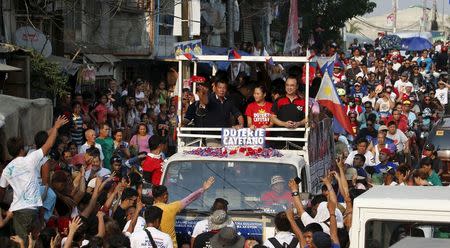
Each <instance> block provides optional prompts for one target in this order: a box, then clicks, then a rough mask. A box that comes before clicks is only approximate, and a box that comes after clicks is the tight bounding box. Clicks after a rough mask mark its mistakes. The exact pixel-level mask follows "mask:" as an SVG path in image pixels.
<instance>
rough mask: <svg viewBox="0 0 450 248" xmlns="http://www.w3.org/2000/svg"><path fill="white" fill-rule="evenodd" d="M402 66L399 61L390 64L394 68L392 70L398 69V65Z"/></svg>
mask: <svg viewBox="0 0 450 248" xmlns="http://www.w3.org/2000/svg"><path fill="white" fill-rule="evenodd" d="M401 66H402V64H400V63H398V62H397V63H395V64H393V65H392V69H393V70H394V71H398V69H400V67H401Z"/></svg>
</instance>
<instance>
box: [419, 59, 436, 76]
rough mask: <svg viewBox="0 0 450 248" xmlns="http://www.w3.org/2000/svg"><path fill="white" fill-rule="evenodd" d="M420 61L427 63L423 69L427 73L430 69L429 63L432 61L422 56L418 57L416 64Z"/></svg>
mask: <svg viewBox="0 0 450 248" xmlns="http://www.w3.org/2000/svg"><path fill="white" fill-rule="evenodd" d="M422 62H425V63H427V66H426V67H425V71H426V72H427V73H429V72H430V70H431V64H432V63H433V61H432V60H431V59H430V58H425V59H424V58H422V57H420V58H418V59H417V64H418V65H419V67H420V63H422Z"/></svg>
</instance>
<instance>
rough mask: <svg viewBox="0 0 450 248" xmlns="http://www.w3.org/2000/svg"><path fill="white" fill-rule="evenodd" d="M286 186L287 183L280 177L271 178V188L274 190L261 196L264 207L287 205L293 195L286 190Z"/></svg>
mask: <svg viewBox="0 0 450 248" xmlns="http://www.w3.org/2000/svg"><path fill="white" fill-rule="evenodd" d="M285 184H286V181H285V180H284V179H283V177H282V176H280V175H275V176H273V177H272V178H271V180H270V188H271V189H272V190H271V191H268V192H266V193H264V194H263V195H262V196H261V201H262V202H263V204H264V206H271V205H274V204H287V203H289V202H290V201H291V200H292V197H291V194H290V193H289V191H288V190H286V189H285Z"/></svg>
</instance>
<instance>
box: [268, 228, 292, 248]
mask: <svg viewBox="0 0 450 248" xmlns="http://www.w3.org/2000/svg"><path fill="white" fill-rule="evenodd" d="M294 237H295V235H294V234H293V233H291V232H278V233H277V234H276V235H275V236H274V238H275V239H276V240H278V242H279V243H280V244H281V245H282V246H283V245H284V244H286V246H288V245H289V244H290V243H291V242H292V239H293V238H294ZM264 246H267V247H268V248H275V246H273V245H272V243H271V242H270V241H269V239H266V240H264ZM296 247H297V248H300V242H299V243H298V244H297V246H296Z"/></svg>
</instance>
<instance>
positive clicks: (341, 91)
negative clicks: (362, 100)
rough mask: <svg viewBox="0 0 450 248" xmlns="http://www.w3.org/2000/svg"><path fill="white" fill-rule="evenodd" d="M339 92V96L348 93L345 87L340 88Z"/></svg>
mask: <svg viewBox="0 0 450 248" xmlns="http://www.w3.org/2000/svg"><path fill="white" fill-rule="evenodd" d="M337 93H338V95H339V96H345V94H346V92H345V89H342V88H338V89H337Z"/></svg>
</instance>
